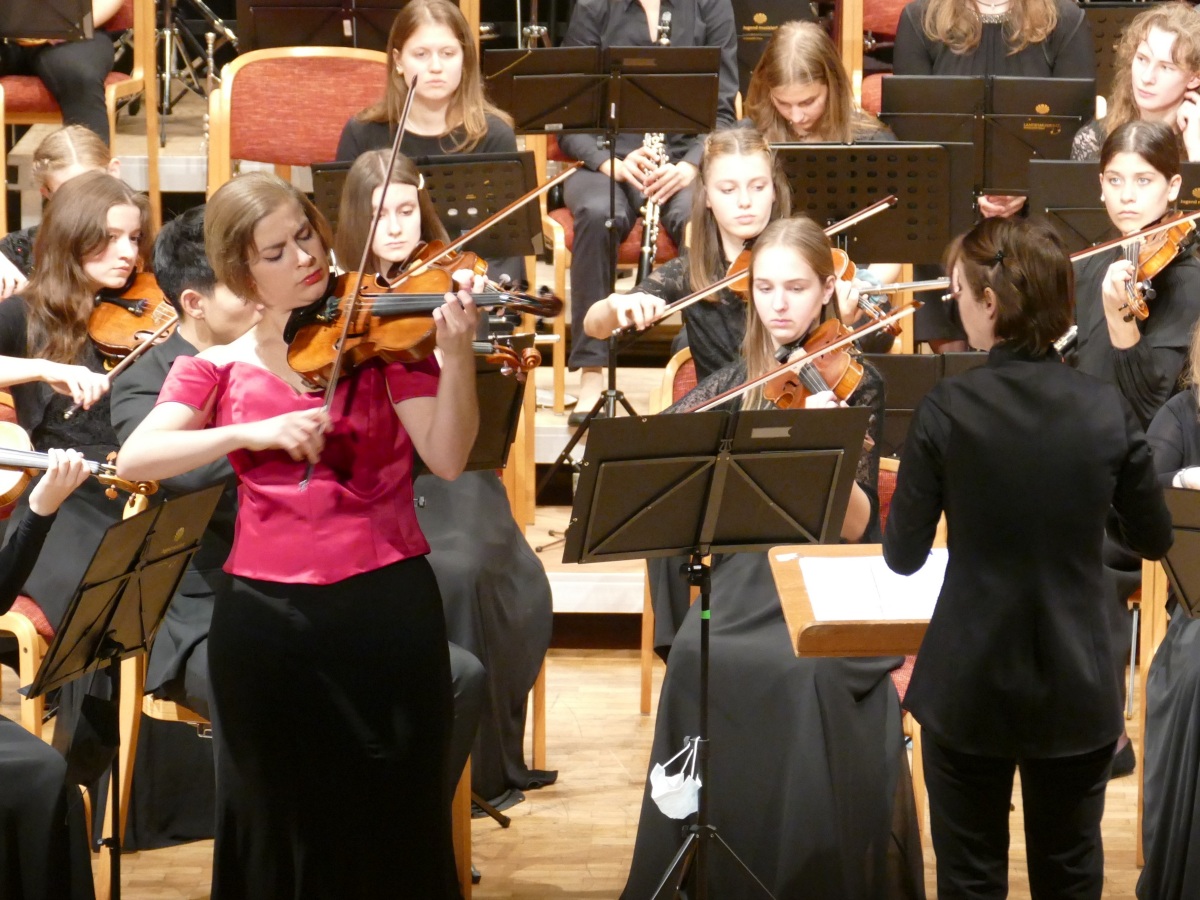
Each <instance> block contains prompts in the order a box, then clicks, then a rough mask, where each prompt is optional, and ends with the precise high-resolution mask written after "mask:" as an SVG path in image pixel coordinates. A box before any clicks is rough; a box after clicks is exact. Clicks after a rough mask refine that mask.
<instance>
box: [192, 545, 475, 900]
mask: <svg viewBox="0 0 1200 900" xmlns="http://www.w3.org/2000/svg"><path fill="white" fill-rule="evenodd" d="M313 552H320V548H319V547H314V548H313ZM208 644H209V650H208V652H209V669H210V675H211V680H212V691H213V707H214V712H215V718H214V726H215V732H216V744H217V745H216V754H217V831H216V845H215V849H214V865H213V892H212V896H213V898H214V900H233V898H246V900H276V898H295V900H305V898H328V897H339V898H371V900H376V898H385V897H422V898H443V897H450V898H453V897H457V896H458V887H457V883H456V882H455V879H454V854H453V848H452V845H451V837H450V798H449V788H448V785H449V778H448V774H447V771H446V768H447V764H446V756H447V751H448V747H449V738H450V725H451V688H450V663H449V655H448V649H447V644H446V629H445V623H444V620H443V616H442V605H441V599H440V597H439V596H438V589H437V582H436V580H435V578H434V575H433V572H432V570H431V569H430V567H429V564H428V562H427V561H426V560H425V558H424V557H417V558H414V559H408V560H404V561H403V562H399V563H395V564H392V565H390V566H386V567H384V568H382V569H377V570H375V571H373V572H368V573H364V574H362V575H357V576H354V577H351V578H347V579H345V580H344V581H340V582H338V583H336V584H332V585H324V586H320V585H296V584H278V583H274V582H264V581H252V580H249V579H241V578H235V579H234V586H233V590H232V591H231V593H230V594H229V595H228V596H219V597H218V598H217V603H216V609H215V611H214V613H213V622H212V630H211V632H210V633H209V641H208Z"/></svg>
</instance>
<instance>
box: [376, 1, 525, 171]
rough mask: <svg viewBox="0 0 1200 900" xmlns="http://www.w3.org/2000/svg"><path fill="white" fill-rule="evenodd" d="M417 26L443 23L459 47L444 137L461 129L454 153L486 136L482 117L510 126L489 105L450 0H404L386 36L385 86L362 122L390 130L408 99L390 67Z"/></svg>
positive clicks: (476, 54) (463, 25) (475, 55)
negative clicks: (459, 76)
mask: <svg viewBox="0 0 1200 900" xmlns="http://www.w3.org/2000/svg"><path fill="white" fill-rule="evenodd" d="M422 25H444V26H446V27H447V28H449V29H450V32H451V34H453V35H454V37H455V39H456V40H457V41H458V44H459V46H460V47H461V48H462V54H463V60H462V81H461V82H460V83H459V86H458V90H457V91H455V92H454V99H453V100H452V101H451V103H450V109H449V110H448V111H447V113H446V124H447V125H448V126H449V128H448V130H447V133H449V132H451V131H454V130H455V129H456V128H458V127H459V126H460V125H461V126H462V130H463V136H462V140H461V141H459V142H458V143H457V144H455V145H454V147H453V148H452V149H453V150H454V151H456V152H457V151H462V150H468V151H469V150H473V149H474V148H475V147H476V146H477V145H478V144H479V142H480V141H482V140H483V139H484V137H485V136H486V135H487V129H488V126H487V118H486V117H487V116H488V115H492V116H495V117H496V118H498V119H501V120H503V121H504V122H507V123H508V124H509V125H511V124H512V118H511V117H510V116H509V115H508V113H506V112H504V111H503V110H502V109H500V108H499V107H497V106H495V105H493V104H492V102H491V101H490V100H488V98H487V94H486V93H485V91H484V89H483V78H482V76H481V75H480V72H479V52H478V51H477V50H476V49H475V41H474V40H473V39H472V36H471V34H470V30H469V27H468V25H467V20H466V18H465V17H464V16H463V14H462V11H461V10H460V9H459V8H458V7H457V6H456V5H455V4H453V3H451V2H450V0H409V2H408V3H406V4H405V5H404V6H403V7H401V9H400V12H398V13H396V18H395V19H394V20H393V21H392V30H391V31H390V32H389V33H388V42H387V55H388V69H389V72H388V84H387V92H386V93H385V94H384V97H383V99H382V100H380V101H379V102H378V103H376V104H375V105H374V106H368V107H367V108H366V109H364V110H363V111H362V112H360V113H359V114H358V118H359V120H360V121H363V122H386V123H387V124H388V125H389V126H391V127H392V128H395V127H396V125H397V123H399V121H400V114H401V112H402V111H403V109H404V101H405V100H406V99H408V85H407V84H406V83H405V81H404V75H403V74H402V73H401V72H400V71H399V70H398V67H397V66H396V64H395V55H396V54H397V53H400V52H403V50H404V45H405V44H406V43H408V39H409V38H411V37H412V36H413V33H414V32H415V31H416V30H417V29H418V28H420V27H421V26H422Z"/></svg>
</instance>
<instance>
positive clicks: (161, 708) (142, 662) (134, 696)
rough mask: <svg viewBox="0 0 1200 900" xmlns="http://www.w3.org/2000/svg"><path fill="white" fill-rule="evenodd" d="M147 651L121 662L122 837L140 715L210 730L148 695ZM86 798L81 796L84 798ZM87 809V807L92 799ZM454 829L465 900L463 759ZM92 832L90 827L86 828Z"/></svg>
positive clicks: (139, 507) (136, 498)
mask: <svg viewBox="0 0 1200 900" xmlns="http://www.w3.org/2000/svg"><path fill="white" fill-rule="evenodd" d="M147 506H149V501H148V499H147V498H146V497H145V496H144V495H142V494H133V495H131V496H130V497H129V500H128V501H127V502H126V504H125V511H124V517H125V518H129V517H130V516H132V515H136V514H137V513H140V512H142V511H143V510H144V509H146V507H147ZM148 659H149V653H148V652H147V653H138V654H136V655H134V656H131V657H129V658H128V659H124V660H122V661H121V696H120V699H119V706H118V713H117V717H118V724H119V728H120V742H121V743H120V747H119V749H118V751H117V754H118V756H117V759H118V763H117V765H118V770H119V771H120V773H121V777H120V781H121V784H120V790H121V798H120V799H121V803H120V806H121V822H120V829H121V830H120V834H121V835H122V839H123V838H124V835H125V825H126V823H127V822H128V818H129V803H130V799H131V798H132V796H133V770H134V763H135V762H136V761H137V744H138V734H139V732H140V731H141V723H142V716H143V715H146V716H149V717H150V718H152V719H159V720H161V721H164V722H184V723H186V724H189V725H192V726H194V727H195V728H196V729H197V730H199V731H200V732H201V733H207V732H209V731H211V723H210V722H209V720H208V719H206V718H204V716H202V715H200V714H199V713H197V712H194V711H193V710H190V709H188V708H187V707H186V706H184V705H182V704H180V703H176V702H175V701H173V700H163V699H160V698H158V697H154V696H152V695H150V694H147V693H146V665H147V660H148ZM86 796H87V794H86V792H85V797H86ZM88 799H89V809H90V798H88ZM452 820H453V824H452V828H453V835H454V855H455V870H456V871H457V873H458V881H459V886H460V888H461V889H462V894H463V897H464V898H465V900H470V897H471V762H470V760H468V761H467V765H466V767H465V768H464V769H463V773H462V776H461V777H460V778H459V781H458V786H457V787H456V789H455V792H454V800H453V805H452ZM89 833H90V829H89ZM101 834H102V836H103V838H104V839H106V840H107V839H108V838H110V837H112V835H113V822H112V805H111V804H109V803H106V804H104V828H103V831H102V832H101ZM109 865H110V860H109V856H108V853H106V852H101V853H100V855H99V856H98V857H97V867H96V900H110V878H109Z"/></svg>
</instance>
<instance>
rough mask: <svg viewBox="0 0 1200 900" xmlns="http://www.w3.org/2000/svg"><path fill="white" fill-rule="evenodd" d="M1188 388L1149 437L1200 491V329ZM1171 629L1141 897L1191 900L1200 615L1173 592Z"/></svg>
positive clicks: (1149, 718)
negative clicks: (1184, 606)
mask: <svg viewBox="0 0 1200 900" xmlns="http://www.w3.org/2000/svg"><path fill="white" fill-rule="evenodd" d="M1188 382H1189V385H1188V390H1186V391H1180V392H1179V393H1178V394H1176V395H1175V396H1174V397H1172V398H1171V399H1170V400H1168V401H1167V402H1166V403H1165V404H1163V407H1162V409H1160V410H1159V411H1158V413H1157V414H1156V415H1155V416H1154V420H1153V421H1152V422H1151V423H1150V428H1149V429H1148V430H1147V431H1146V439H1147V440H1148V441H1149V443H1150V448H1151V449H1152V450H1153V451H1154V467H1155V469H1157V470H1158V480H1159V483H1160V484H1162V485H1163V487H1167V486H1170V487H1176V488H1187V489H1189V490H1200V393H1197V392H1198V390H1200V328H1197V329H1195V330H1194V331H1193V333H1192V344H1191V351H1190V353H1189V356H1188ZM1167 612H1168V615H1169V616H1170V620H1169V622H1168V624H1167V633H1166V635H1165V636H1164V638H1163V641H1162V643H1161V644H1160V645H1159V647H1158V650H1157V651H1156V652H1155V654H1154V657H1153V659H1152V660H1151V662H1150V674H1149V676H1148V677H1147V681H1146V696H1145V701H1144V702H1145V704H1146V734H1145V741H1146V744H1145V756H1144V760H1145V766H1146V768H1145V773H1144V786H1143V794H1142V799H1143V804H1144V811H1143V814H1142V846H1143V847H1144V848H1145V854H1146V865H1145V867H1144V868H1143V869H1142V874H1141V877H1140V878H1138V883H1137V896H1138V897H1139V898H1141V900H1184V898H1187V897H1193V896H1195V894H1196V892H1197V891H1198V890H1200V875H1198V874H1197V872H1196V854H1195V852H1193V850H1192V847H1194V846H1195V842H1194V840H1193V835H1194V833H1195V823H1196V821H1197V819H1196V811H1197V808H1198V807H1197V804H1198V803H1200V793H1198V792H1197V785H1198V784H1200V782H1198V781H1197V777H1196V776H1197V770H1198V769H1200V746H1198V745H1197V734H1198V732H1197V731H1196V728H1195V723H1196V716H1197V706H1196V684H1197V678H1198V677H1200V654H1198V653H1197V652H1196V641H1197V635H1198V634H1200V631H1198V630H1197V628H1198V627H1200V619H1193V618H1191V616H1190V615H1188V613H1187V611H1186V610H1184V609H1182V608H1181V607H1180V603H1179V598H1178V597H1177V596H1175V595H1173V594H1172V596H1170V597H1169V598H1168V600H1167Z"/></svg>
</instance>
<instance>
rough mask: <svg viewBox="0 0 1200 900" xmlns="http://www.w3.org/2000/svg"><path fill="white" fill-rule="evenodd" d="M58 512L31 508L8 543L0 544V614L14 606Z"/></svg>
mask: <svg viewBox="0 0 1200 900" xmlns="http://www.w3.org/2000/svg"><path fill="white" fill-rule="evenodd" d="M56 515H57V514H54V515H49V516H39V515H38V514H37V513H35V512H33V511H32V510H30V511H29V512H28V513H27V514H26V515H24V516H22V517H21V520H20V522H19V523H18V524H17V530H16V533H15V534H13V536H12V538H11V539H10V540H9V541H8V543H6V544H5V545H4V546H3V547H0V616H2V615H4V614H5V613H6V612H8V611H9V610H10V609H12V605H13V601H14V600H16V599H17V595H18V594H20V593H21V588H23V587H24V586H25V580H26V579H27V578H29V573H30V572H32V571H33V567H34V564H35V563H36V562H37V558H38V554H39V553H41V552H42V544H43V543H45V541H46V535H47V534H49V532H50V526H51V525H53V524H54V519H55V516H56Z"/></svg>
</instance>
